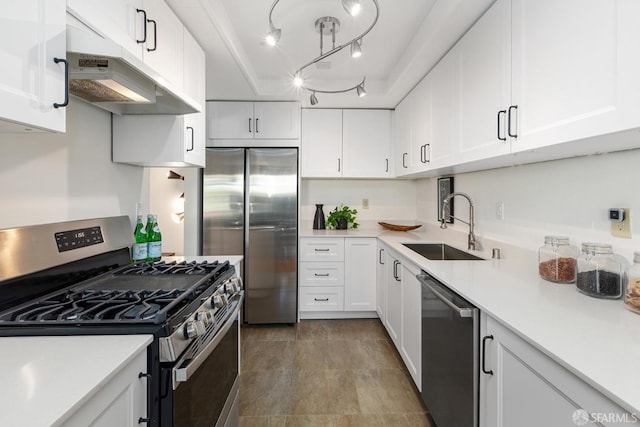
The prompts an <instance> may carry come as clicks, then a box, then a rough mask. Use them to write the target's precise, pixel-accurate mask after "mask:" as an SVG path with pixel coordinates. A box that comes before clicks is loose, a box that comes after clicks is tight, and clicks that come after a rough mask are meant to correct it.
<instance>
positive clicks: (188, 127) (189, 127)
mask: <svg viewBox="0 0 640 427" xmlns="http://www.w3.org/2000/svg"><path fill="white" fill-rule="evenodd" d="M189 129H191V148H187V151H193V148H194V145H193V144H194V131H193V128H192V127H191V126H187V130H189Z"/></svg>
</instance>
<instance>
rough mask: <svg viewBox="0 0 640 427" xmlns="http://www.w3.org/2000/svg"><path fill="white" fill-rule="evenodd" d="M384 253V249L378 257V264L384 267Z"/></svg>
mask: <svg viewBox="0 0 640 427" xmlns="http://www.w3.org/2000/svg"><path fill="white" fill-rule="evenodd" d="M383 252H384V249H380V251H379V255H378V263H379V264H380V265H384V262H383V261H382V253H383Z"/></svg>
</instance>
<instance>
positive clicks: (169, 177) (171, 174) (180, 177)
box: [167, 170, 184, 181]
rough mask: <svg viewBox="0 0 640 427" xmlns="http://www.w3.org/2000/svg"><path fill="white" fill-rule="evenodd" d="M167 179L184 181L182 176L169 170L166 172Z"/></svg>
mask: <svg viewBox="0 0 640 427" xmlns="http://www.w3.org/2000/svg"><path fill="white" fill-rule="evenodd" d="M167 179H181V180H183V181H184V176H182V175H180V174H179V173H176V172H174V171H172V170H170V171H169V173H168V174H167Z"/></svg>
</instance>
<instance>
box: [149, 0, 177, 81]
mask: <svg viewBox="0 0 640 427" xmlns="http://www.w3.org/2000/svg"><path fill="white" fill-rule="evenodd" d="M142 5H143V8H144V9H145V10H146V11H147V20H152V21H155V24H154V23H153V22H147V42H146V43H145V44H144V50H143V60H144V62H145V64H147V65H149V66H150V67H151V68H153V69H154V70H155V71H156V72H158V74H160V75H161V76H162V77H163V78H164V79H166V80H167V81H169V82H171V83H172V84H173V85H174V86H175V87H176V88H177V89H178V90H181V89H182V87H183V69H182V64H183V56H184V48H183V43H184V42H183V39H184V36H183V31H184V26H183V25H182V22H180V20H179V19H178V17H177V16H176V15H175V14H174V13H173V11H172V10H171V9H170V8H169V6H168V5H167V4H166V3H165V2H164V0H143V4H142Z"/></svg>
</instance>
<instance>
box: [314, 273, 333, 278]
mask: <svg viewBox="0 0 640 427" xmlns="http://www.w3.org/2000/svg"><path fill="white" fill-rule="evenodd" d="M313 275H314V276H316V277H329V273H325V274H318V273H313Z"/></svg>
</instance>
